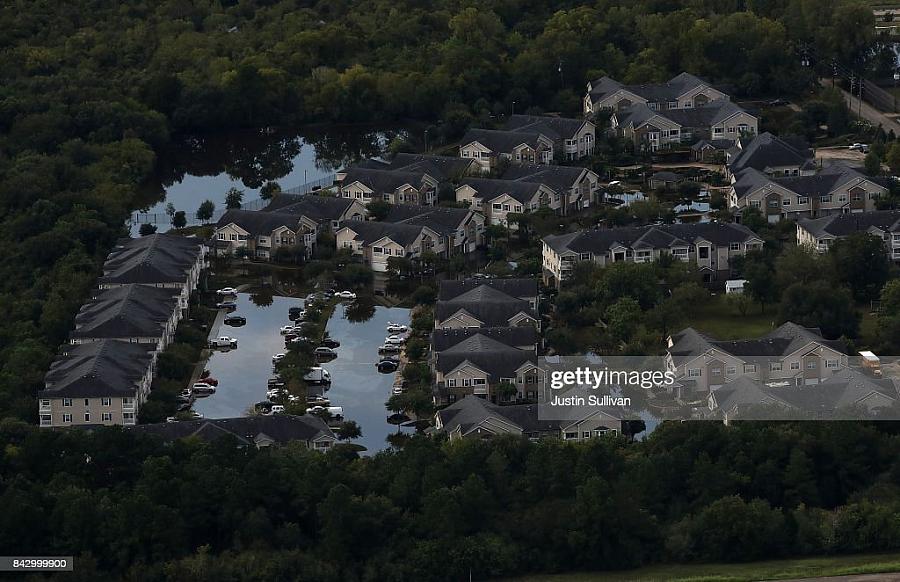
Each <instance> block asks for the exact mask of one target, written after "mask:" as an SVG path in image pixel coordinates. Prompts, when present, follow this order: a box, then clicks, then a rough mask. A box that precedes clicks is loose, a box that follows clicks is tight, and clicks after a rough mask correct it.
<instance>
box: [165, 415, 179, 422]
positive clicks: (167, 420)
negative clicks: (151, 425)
mask: <svg viewBox="0 0 900 582" xmlns="http://www.w3.org/2000/svg"><path fill="white" fill-rule="evenodd" d="M176 420H178V419H177V418H175V417H174V416H167V417H166V422H175V421H176Z"/></svg>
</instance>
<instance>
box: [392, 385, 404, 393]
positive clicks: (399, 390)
mask: <svg viewBox="0 0 900 582" xmlns="http://www.w3.org/2000/svg"><path fill="white" fill-rule="evenodd" d="M391 394H403V386H401V385H399V384H394V387H393V388H391Z"/></svg>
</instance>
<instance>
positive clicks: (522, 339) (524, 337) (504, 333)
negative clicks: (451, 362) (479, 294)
mask: <svg viewBox="0 0 900 582" xmlns="http://www.w3.org/2000/svg"><path fill="white" fill-rule="evenodd" d="M475 335H481V336H484V337H489V338H491V339H494V340H497V341H498V342H500V343H503V344H506V345H508V346H527V345H536V344H537V343H538V342H539V341H540V339H541V338H540V335H539V334H538V331H537V330H536V329H535V328H534V326H531V325H518V326H515V327H479V328H474V329H473V328H460V329H436V330H434V331H433V332H432V333H431V347H432V349H433V350H434V352H435V353H437V352H442V351H444V350H446V349H448V348H451V347H453V346H455V345H456V344H458V343H460V342H462V341H464V340H466V339H468V338H470V337H472V336H475Z"/></svg>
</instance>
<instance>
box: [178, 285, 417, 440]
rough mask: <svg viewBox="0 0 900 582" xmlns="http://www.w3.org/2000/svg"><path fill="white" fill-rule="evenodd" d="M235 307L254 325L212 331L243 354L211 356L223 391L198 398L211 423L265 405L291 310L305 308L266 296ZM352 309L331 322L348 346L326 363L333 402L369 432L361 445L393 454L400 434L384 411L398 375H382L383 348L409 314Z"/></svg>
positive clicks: (244, 298) (246, 297)
mask: <svg viewBox="0 0 900 582" xmlns="http://www.w3.org/2000/svg"><path fill="white" fill-rule="evenodd" d="M261 296H262V297H263V299H264V300H262V301H261V300H260V298H261ZM235 301H236V303H237V304H238V308H237V310H236V311H235V314H238V315H243V316H244V317H246V318H247V324H246V325H245V326H243V327H228V326H224V325H223V326H221V327H220V328H219V329H216V330H213V332H212V335H228V336H232V337H234V338H236V339H237V340H238V348H237V349H236V350H231V351H228V352H224V351H216V352H213V354H212V355H211V356H210V359H209V361H208V363H207V368H208V369H209V370H210V372H211V374H212V376H213V377H215V378H217V379H218V380H219V387H218V389H217V391H216V394H214V395H213V396H210V397H208V398H202V399H199V400H197V402H196V404H195V405H194V408H195V410H197V411H198V412H200V413H202V414H203V415H205V416H206V417H207V418H227V417H233V416H243V415H244V414H246V413H247V411H248V410H249V409H250V408H251V407H252V406H253V404H255V403H256V402H260V401H262V400H265V397H266V379H268V378H269V377H270V376H271V375H272V362H271V358H272V355H273V354H276V353H279V352H283V351H284V342H283V339H282V337H281V335H280V334H279V333H278V329H279V327H281V326H282V325H285V324H287V323H288V317H287V313H288V308H289V307H292V306H295V305H299V304H300V302H301V300H299V299H294V298H289V297H279V296H273V295H271V293H269V292H267V291H265V290H263V292H262V293H259V292H258V293H255V294H253V295H251V294H248V293H240V294H239V295H238V297H237V299H236V300H235ZM352 305H354V306H353V307H350V306H345V305H339V306H338V307H337V309H336V310H335V313H334V315H333V316H332V318H331V320H330V321H329V323H328V333H329V335H330V336H331V337H332V338H334V339H336V340H338V341H339V342H341V345H340V347H339V348H337V353H338V357H337V359H335V360H333V361H332V362H329V363H327V364H325V368H326V369H328V370H329V371H330V372H331V376H332V387H331V390H330V391H328V393H327V396H328V398H329V399H330V400H331V402H332V405H334V406H341V407H343V409H344V417H345V418H346V419H347V420H355V421H356V422H357V423H358V424H359V425H360V427H361V428H362V433H363V436H362V438H360V439H357V440H356V441H355V442H357V443H359V444H361V445H363V446H364V447H366V448H367V449H368V451H369V452H370V453H375V452H377V451H379V450H381V449H384V448H386V447H387V446H388V443H387V442H386V439H387V437H388V436H389V435H391V434H393V433H396V432H397V431H398V428H397V427H395V426H391V425H390V424H388V423H387V415H388V412H387V410H386V409H385V407H384V403H385V402H386V401H387V399H388V398H389V397H390V393H391V387H392V385H393V379H394V376H393V374H379V373H378V372H377V371H376V370H375V362H376V361H377V357H378V354H377V348H378V346H379V345H381V343H382V341H383V340H384V337H385V336H386V335H387V332H386V331H385V327H386V326H387V324H388V322H397V323H404V324H409V310H408V309H400V308H386V307H376V306H374V305H372V304H370V303H369V304H366V305H367V306H366V307H364V308H360V309H359V310H358V309H357V308H356V307H355V304H352ZM363 314H364V315H366V318H363V317H362V315H363ZM400 430H402V431H404V432H408V431H407V429H400Z"/></svg>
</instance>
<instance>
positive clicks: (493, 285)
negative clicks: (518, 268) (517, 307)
mask: <svg viewBox="0 0 900 582" xmlns="http://www.w3.org/2000/svg"><path fill="white" fill-rule="evenodd" d="M478 287H488V288H490V289H493V290H495V291H499V292H500V293H504V294H506V295H507V296H508V297H510V298H512V299H519V300H521V301H527V302H528V305H529V307H531V309H532V310H534V311H538V309H539V308H540V292H539V290H538V281H537V279H526V278H512V279H459V280H454V279H444V280H442V281H438V297H437V299H438V301H453V300H454V299H456V298H458V297H460V296H461V295H464V294H465V293H468V292H469V291H472V290H474V289H477V288H478Z"/></svg>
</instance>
